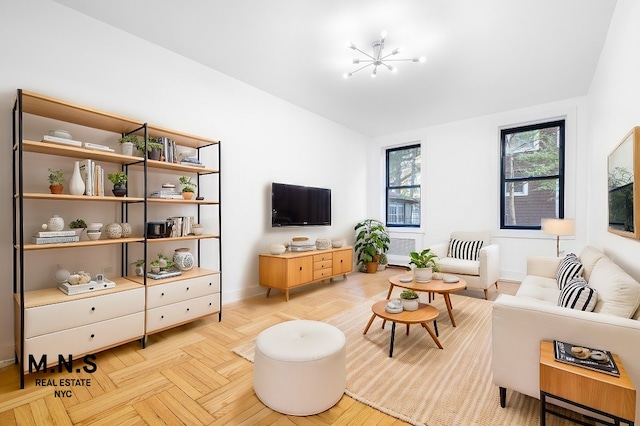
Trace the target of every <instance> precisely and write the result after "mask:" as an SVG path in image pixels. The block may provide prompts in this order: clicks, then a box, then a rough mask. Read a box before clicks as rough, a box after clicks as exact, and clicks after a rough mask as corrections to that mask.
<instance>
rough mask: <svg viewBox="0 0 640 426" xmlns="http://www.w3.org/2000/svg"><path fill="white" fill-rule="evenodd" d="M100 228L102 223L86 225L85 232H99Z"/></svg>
mask: <svg viewBox="0 0 640 426" xmlns="http://www.w3.org/2000/svg"><path fill="white" fill-rule="evenodd" d="M101 228H102V223H100V222H91V223H89V224H88V225H87V232H89V231H100V229H101Z"/></svg>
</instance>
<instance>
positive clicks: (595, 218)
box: [588, 0, 640, 279]
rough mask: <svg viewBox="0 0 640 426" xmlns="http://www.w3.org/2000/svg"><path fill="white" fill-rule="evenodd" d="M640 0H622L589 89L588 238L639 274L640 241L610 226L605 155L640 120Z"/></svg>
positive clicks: (636, 275) (638, 123)
mask: <svg viewBox="0 0 640 426" xmlns="http://www.w3.org/2000/svg"><path fill="white" fill-rule="evenodd" d="M638 19H640V2H637V1H634V0H618V3H617V6H616V9H615V12H614V15H613V18H612V20H611V24H610V26H609V33H608V35H607V40H606V42H605V45H604V48H603V50H602V53H601V55H600V61H599V63H598V68H597V69H596V73H595V76H594V79H593V82H592V83H591V88H590V90H589V96H588V105H589V137H588V143H589V148H590V149H589V154H590V155H589V174H588V181H589V194H588V196H589V208H588V220H589V223H588V229H589V235H588V240H589V242H590V243H591V244H593V245H594V246H596V247H600V248H602V249H604V250H605V252H606V253H607V254H608V255H609V256H611V257H612V258H613V259H615V260H616V262H618V263H619V264H620V265H621V266H623V268H624V269H625V270H626V271H627V272H629V273H630V274H632V275H633V276H634V277H635V278H636V279H640V262H638V259H640V242H639V241H637V240H633V239H631V238H624V237H621V236H618V235H615V234H612V233H609V232H608V231H607V223H608V217H607V214H608V212H607V169H606V167H607V156H608V155H609V153H610V152H611V151H612V150H613V148H614V147H615V146H616V145H617V144H618V143H619V142H620V141H621V140H622V138H623V137H624V135H625V134H627V132H628V131H629V130H631V128H632V127H634V126H639V125H640V96H639V94H640V78H639V76H640V56H638V54H637V52H638V51H639V50H640V27H639V26H638Z"/></svg>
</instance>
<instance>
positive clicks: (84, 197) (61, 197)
mask: <svg viewBox="0 0 640 426" xmlns="http://www.w3.org/2000/svg"><path fill="white" fill-rule="evenodd" d="M13 196H14V197H18V194H14V195H13ZM22 197H23V198H24V199H29V200H58V201H59V200H64V201H108V202H112V203H113V202H116V203H141V202H144V198H140V197H114V196H112V195H105V196H102V197H98V196H94V195H91V196H89V195H69V194H42V193H36V192H25V193H24V194H22Z"/></svg>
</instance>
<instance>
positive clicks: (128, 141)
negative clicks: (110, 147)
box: [118, 134, 140, 156]
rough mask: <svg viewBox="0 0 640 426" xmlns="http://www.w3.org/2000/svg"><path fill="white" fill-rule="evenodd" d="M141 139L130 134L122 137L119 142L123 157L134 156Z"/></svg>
mask: <svg viewBox="0 0 640 426" xmlns="http://www.w3.org/2000/svg"><path fill="white" fill-rule="evenodd" d="M139 141H140V137H139V136H138V135H134V134H129V135H125V136H123V137H121V138H120V139H119V140H118V142H120V146H121V148H122V154H123V155H129V156H132V155H133V147H134V146H135V147H136V148H137V147H138V144H139V143H140V142H139Z"/></svg>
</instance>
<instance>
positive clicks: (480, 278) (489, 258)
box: [430, 232, 500, 299]
mask: <svg viewBox="0 0 640 426" xmlns="http://www.w3.org/2000/svg"><path fill="white" fill-rule="evenodd" d="M454 239H455V240H461V241H482V248H481V249H480V253H479V259H478V260H475V261H474V260H463V259H456V258H454V257H451V256H450V252H449V245H450V242H451V240H454ZM430 248H431V251H432V252H433V253H435V254H437V255H438V259H436V264H437V265H438V269H439V270H440V272H443V273H450V274H455V275H459V276H461V277H462V278H464V280H465V281H466V282H467V288H475V289H479V290H483V291H484V298H485V299H487V298H488V289H489V287H491V286H492V285H495V286H496V289H497V288H498V275H499V274H500V249H499V248H498V245H497V244H491V234H490V233H488V232H452V233H451V239H450V240H449V241H444V242H441V243H438V244H434V245H432V246H431V247H430Z"/></svg>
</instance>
